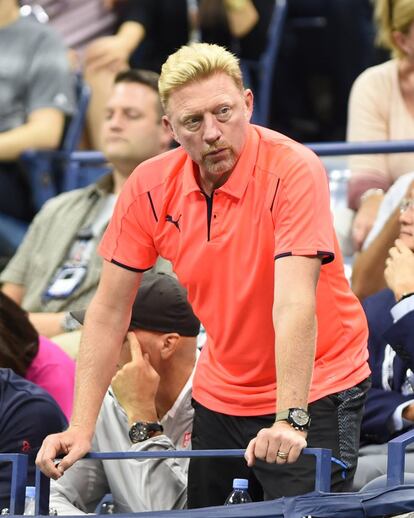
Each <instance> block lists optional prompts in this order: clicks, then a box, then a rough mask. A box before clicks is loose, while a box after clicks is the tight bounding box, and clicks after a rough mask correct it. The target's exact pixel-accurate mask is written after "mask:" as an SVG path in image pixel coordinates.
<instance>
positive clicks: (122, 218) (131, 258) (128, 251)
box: [99, 171, 158, 271]
mask: <svg viewBox="0 0 414 518" xmlns="http://www.w3.org/2000/svg"><path fill="white" fill-rule="evenodd" d="M135 172H136V171H135ZM136 178H137V175H136V174H135V173H133V174H132V175H131V176H130V178H129V179H128V181H127V182H126V184H125V186H124V188H123V189H122V192H121V194H120V195H119V199H118V201H117V204H116V206H115V211H114V214H113V216H112V218H111V221H110V222H109V225H108V227H107V229H106V231H105V234H104V236H103V238H102V241H101V243H100V245H99V253H100V254H101V256H102V257H103V258H104V259H106V260H107V261H110V262H112V263H115V264H118V265H119V266H122V267H124V268H127V269H129V270H133V271H145V270H148V269H150V268H152V266H153V265H154V263H155V261H156V259H157V257H158V253H157V251H156V249H155V246H154V241H153V237H152V236H153V231H154V228H155V225H156V223H157V217H156V213H155V211H154V205H153V203H154V201H153V197H152V194H151V192H150V191H145V190H144V191H142V190H140V189H139V188H138V186H137V181H136Z"/></svg>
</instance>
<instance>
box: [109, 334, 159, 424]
mask: <svg viewBox="0 0 414 518" xmlns="http://www.w3.org/2000/svg"><path fill="white" fill-rule="evenodd" d="M127 341H128V343H129V348H130V351H131V361H129V362H128V363H126V364H125V365H123V367H122V368H121V369H119V371H118V372H117V373H116V374H115V376H114V377H113V378H112V382H111V386H112V390H113V392H114V394H115V396H116V398H117V400H118V401H119V403H120V404H121V406H122V407H123V409H124V410H125V412H126V414H127V416H128V420H129V422H130V424H132V423H133V422H135V421H157V420H158V416H157V410H156V405H155V396H156V394H157V391H158V386H159V383H160V377H159V375H158V373H157V371H156V370H155V369H154V368H153V367H152V365H151V363H150V361H149V355H148V354H147V353H143V352H142V349H141V345H140V343H139V341H138V339H137V337H136V336H135V334H134V333H128V336H127Z"/></svg>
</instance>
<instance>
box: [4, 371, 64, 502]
mask: <svg viewBox="0 0 414 518" xmlns="http://www.w3.org/2000/svg"><path fill="white" fill-rule="evenodd" d="M66 426H67V421H66V419H65V416H64V415H63V413H62V411H61V410H60V408H59V407H58V405H57V404H56V402H55V401H54V399H53V398H52V397H50V396H49V394H47V393H46V392H45V391H44V390H43V389H42V388H40V387H38V386H37V385H35V384H34V383H31V382H30V381H27V380H25V379H23V378H21V377H20V376H18V375H17V374H15V373H14V372H13V371H12V370H11V369H6V368H0V453H26V454H27V455H28V456H29V469H28V480H27V484H28V485H30V486H34V483H35V463H34V460H35V457H36V453H37V450H38V449H39V447H40V445H41V444H42V441H43V439H44V438H45V437H46V436H47V435H48V434H50V433H56V432H60V431H62V430H64V429H65V428H66ZM10 481H11V465H10V464H8V463H1V464H0V507H1V508H2V509H4V508H5V507H7V508H10Z"/></svg>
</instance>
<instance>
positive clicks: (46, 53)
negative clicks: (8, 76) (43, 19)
mask: <svg viewBox="0 0 414 518" xmlns="http://www.w3.org/2000/svg"><path fill="white" fill-rule="evenodd" d="M45 29H46V28H45ZM48 29H49V30H48V31H46V30H45V32H44V33H43V34H42V36H41V38H39V42H38V45H37V47H36V49H33V50H34V51H33V57H32V60H31V62H30V68H29V71H28V77H29V84H30V87H29V88H27V98H26V106H27V112H28V114H30V113H31V112H33V111H35V110H37V109H41V108H56V109H58V110H60V111H62V112H64V113H66V114H71V113H72V112H73V110H74V98H75V94H74V78H73V76H72V74H71V72H70V69H69V61H68V59H67V51H66V49H65V47H64V45H63V43H62V41H61V40H60V38H59V36H58V35H57V34H55V33H54V32H53V31H52V30H51V29H50V28H48Z"/></svg>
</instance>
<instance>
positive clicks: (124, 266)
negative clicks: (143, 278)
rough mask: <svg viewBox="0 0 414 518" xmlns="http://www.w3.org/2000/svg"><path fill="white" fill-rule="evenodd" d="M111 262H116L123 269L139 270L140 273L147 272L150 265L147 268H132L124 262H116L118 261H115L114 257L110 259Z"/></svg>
mask: <svg viewBox="0 0 414 518" xmlns="http://www.w3.org/2000/svg"><path fill="white" fill-rule="evenodd" d="M111 263H113V264H116V265H117V266H120V267H121V268H125V270H129V271H130V272H140V273H144V272H147V271H148V270H151V268H152V266H150V267H149V268H144V269H142V268H132V266H127V265H126V264H122V263H118V261H115V259H111Z"/></svg>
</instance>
